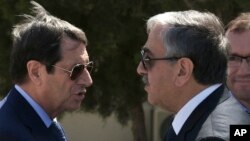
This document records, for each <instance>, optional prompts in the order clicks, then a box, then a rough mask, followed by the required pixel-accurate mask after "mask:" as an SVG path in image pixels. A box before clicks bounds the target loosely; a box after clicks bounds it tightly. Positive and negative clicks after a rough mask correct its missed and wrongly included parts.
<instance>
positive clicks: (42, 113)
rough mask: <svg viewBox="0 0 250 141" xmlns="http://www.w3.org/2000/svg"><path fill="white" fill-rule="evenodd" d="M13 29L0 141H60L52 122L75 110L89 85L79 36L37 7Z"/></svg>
mask: <svg viewBox="0 0 250 141" xmlns="http://www.w3.org/2000/svg"><path fill="white" fill-rule="evenodd" d="M32 4H33V5H34V8H33V10H34V11H33V12H34V13H35V14H36V15H35V16H30V15H24V16H23V17H24V18H25V19H24V21H23V22H21V23H20V24H18V25H16V26H15V27H14V29H13V32H12V35H13V48H12V52H11V64H10V70H11V76H12V79H13V82H15V86H14V87H13V88H12V89H11V90H10V92H9V94H8V95H7V97H6V98H5V99H4V100H3V101H2V102H1V108H0V140H1V141H59V140H60V141H66V140H67V138H66V136H65V133H64V132H63V130H62V127H61V126H60V125H59V123H58V122H56V120H55V118H56V116H57V115H59V114H60V113H62V112H64V111H65V110H70V111H72V110H76V109H78V108H79V107H80V105H81V102H82V100H83V99H84V97H85V94H86V89H87V87H89V86H90V85H91V84H92V78H91V76H90V72H89V70H88V68H91V65H92V62H90V61H89V56H88V53H87V50H86V46H87V39H86V36H85V33H84V32H83V31H82V30H81V29H79V28H77V27H75V26H73V25H72V24H70V23H68V22H66V21H63V20H61V19H59V18H56V17H54V16H52V15H50V14H49V13H48V12H46V10H45V9H44V8H43V7H42V6H40V5H39V4H38V3H35V2H32Z"/></svg>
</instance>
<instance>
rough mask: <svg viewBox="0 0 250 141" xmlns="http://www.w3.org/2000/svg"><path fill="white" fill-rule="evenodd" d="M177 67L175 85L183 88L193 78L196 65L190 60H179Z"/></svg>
mask: <svg viewBox="0 0 250 141" xmlns="http://www.w3.org/2000/svg"><path fill="white" fill-rule="evenodd" d="M177 65H178V66H177V68H178V70H177V77H176V79H175V85H176V86H183V85H184V84H186V83H187V82H188V81H189V80H190V78H191V77H192V74H193V69H194V64H193V62H192V61H191V60H190V59H189V58H181V59H179V60H178V62H177Z"/></svg>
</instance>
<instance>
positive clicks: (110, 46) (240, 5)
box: [0, 0, 250, 124]
mask: <svg viewBox="0 0 250 141" xmlns="http://www.w3.org/2000/svg"><path fill="white" fill-rule="evenodd" d="M37 2H38V3H40V4H41V5H43V6H44V7H45V9H47V10H48V11H49V12H50V13H51V14H53V15H55V16H57V17H59V18H61V19H64V20H66V21H69V22H70V23H73V24H74V25H76V26H77V27H80V28H82V29H83V30H84V31H85V32H86V35H87V37H88V40H89V45H88V50H89V54H90V58H91V59H92V60H94V62H95V64H96V69H95V72H94V73H93V74H92V76H93V80H94V85H93V86H92V87H91V88H90V90H89V91H88V94H87V97H86V99H85V100H84V102H83V105H82V110H84V111H88V112H98V113H100V115H102V116H103V117H108V116H109V115H110V114H111V113H113V112H114V113H115V115H116V116H117V118H118V120H119V121H120V122H121V123H122V124H125V123H126V122H127V121H128V120H129V119H130V118H131V113H130V111H131V109H133V107H134V106H135V105H137V104H141V103H142V102H144V101H145V99H146V94H145V92H143V88H142V85H141V82H140V78H139V77H138V75H137V74H136V67H137V65H138V63H139V61H140V55H139V51H140V48H141V47H142V46H143V44H144V42H145V41H146V37H147V35H146V32H145V21H146V20H147V19H148V18H149V17H151V16H153V15H155V14H158V13H161V12H165V11H177V10H187V9H197V10H203V11H204V10H206V11H211V12H213V13H215V14H217V15H218V16H220V17H221V18H222V19H223V21H224V22H228V21H229V20H231V19H232V18H233V17H235V16H236V15H237V14H238V13H239V12H242V11H246V10H249V5H250V4H249V2H247V1H244V0H237V1H236V0H228V1H224V0H175V1H173V0H74V1H72V0H38V1H37ZM30 8H31V5H30V4H29V1H28V0H0V13H1V14H0V21H1V22H0V30H1V33H2V34H0V95H2V96H3V95H6V94H7V92H8V90H9V89H10V87H11V85H12V84H11V80H10V76H9V74H8V67H9V52H10V48H11V36H10V33H11V28H12V26H13V25H14V24H16V23H17V22H18V20H19V17H18V16H16V15H19V14H23V13H30Z"/></svg>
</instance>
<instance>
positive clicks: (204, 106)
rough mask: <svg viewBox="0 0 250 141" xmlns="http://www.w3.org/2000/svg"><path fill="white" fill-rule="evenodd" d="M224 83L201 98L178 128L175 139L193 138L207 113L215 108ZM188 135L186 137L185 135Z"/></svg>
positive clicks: (219, 99)
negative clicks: (179, 128) (180, 127)
mask: <svg viewBox="0 0 250 141" xmlns="http://www.w3.org/2000/svg"><path fill="white" fill-rule="evenodd" d="M223 90H224V85H222V86H220V87H219V88H217V89H216V90H215V91H214V92H213V93H212V94H210V95H209V96H208V97H207V98H206V99H205V100H203V101H202V102H201V103H200V104H199V105H198V107H196V108H195V110H194V111H193V112H192V114H191V115H190V116H189V117H188V119H187V121H186V122H185V124H184V125H183V127H182V129H181V130H180V132H179V134H178V136H177V140H183V141H184V140H185V139H186V138H188V137H191V138H192V139H190V138H189V140H195V137H196V136H197V134H198V132H199V130H200V128H201V126H202V124H203V123H204V122H205V120H206V119H207V117H208V115H209V114H210V113H211V112H212V111H213V110H214V109H215V107H216V106H217V104H218V103H220V101H221V97H222V94H223ZM187 136H188V137H187Z"/></svg>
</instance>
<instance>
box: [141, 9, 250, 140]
mask: <svg viewBox="0 0 250 141" xmlns="http://www.w3.org/2000/svg"><path fill="white" fill-rule="evenodd" d="M147 33H148V39H147V41H146V43H145V45H144V47H143V48H142V50H141V62H140V64H139V65H138V68H137V72H138V74H139V75H141V76H142V77H143V82H144V83H145V90H146V92H147V93H148V101H149V103H151V104H153V105H158V106H160V107H162V108H163V109H165V110H168V111H171V112H173V113H174V119H173V121H172V123H171V127H170V129H169V131H168V132H167V134H166V137H165V139H164V141H228V140H229V126H230V124H239V123H249V120H250V119H249V118H248V119H246V118H245V116H244V115H243V114H244V113H243V112H242V111H240V110H239V109H240V104H239V103H238V102H237V101H236V100H235V99H234V97H232V96H231V95H230V94H229V92H228V90H227V89H226V88H225V85H224V81H225V79H226V67H227V48H228V42H227V40H226V38H225V36H224V28H223V25H222V24H221V21H220V20H219V19H218V18H217V17H216V16H215V15H214V14H212V13H209V12H198V11H193V10H190V11H180V12H166V13H162V14H158V15H155V16H153V17H151V18H150V19H149V20H148V21H147ZM232 113H233V114H232Z"/></svg>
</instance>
